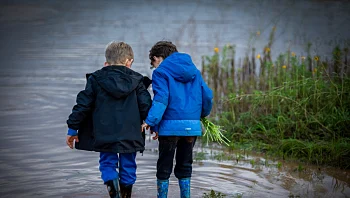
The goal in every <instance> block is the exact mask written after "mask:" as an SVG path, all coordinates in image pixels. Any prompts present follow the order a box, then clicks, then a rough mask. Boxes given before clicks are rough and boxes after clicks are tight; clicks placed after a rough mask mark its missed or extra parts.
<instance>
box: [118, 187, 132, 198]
mask: <svg viewBox="0 0 350 198" xmlns="http://www.w3.org/2000/svg"><path fill="white" fill-rule="evenodd" d="M131 192H132V185H123V184H120V196H121V198H130V197H131Z"/></svg>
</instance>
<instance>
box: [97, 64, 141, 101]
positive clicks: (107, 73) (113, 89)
mask: <svg viewBox="0 0 350 198" xmlns="http://www.w3.org/2000/svg"><path fill="white" fill-rule="evenodd" d="M92 75H93V76H94V77H95V79H96V81H97V83H98V84H99V85H100V86H101V87H102V89H104V90H105V91H106V92H108V93H109V94H110V95H112V96H113V97H115V98H123V97H126V96H127V95H129V94H130V93H131V92H132V91H133V90H135V89H136V87H137V86H138V85H139V84H140V83H141V82H142V79H143V77H142V75H141V74H139V73H137V72H135V71H133V70H131V69H129V68H127V67H125V66H116V65H113V66H107V67H103V68H102V69H100V70H98V71H96V72H94V73H93V74H92Z"/></svg>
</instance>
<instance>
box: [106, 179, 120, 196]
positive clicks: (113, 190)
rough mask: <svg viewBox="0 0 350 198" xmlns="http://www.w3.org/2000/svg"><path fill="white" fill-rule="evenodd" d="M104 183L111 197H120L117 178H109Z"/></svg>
mask: <svg viewBox="0 0 350 198" xmlns="http://www.w3.org/2000/svg"><path fill="white" fill-rule="evenodd" d="M105 184H106V185H107V190H108V193H109V196H110V197H111V198H120V193H119V184H118V179H114V180H109V181H107V182H105Z"/></svg>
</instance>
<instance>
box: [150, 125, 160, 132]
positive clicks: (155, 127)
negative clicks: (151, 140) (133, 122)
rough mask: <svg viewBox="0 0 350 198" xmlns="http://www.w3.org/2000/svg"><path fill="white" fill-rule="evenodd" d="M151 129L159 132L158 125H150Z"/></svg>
mask: <svg viewBox="0 0 350 198" xmlns="http://www.w3.org/2000/svg"><path fill="white" fill-rule="evenodd" d="M151 131H154V132H159V127H158V125H155V126H151Z"/></svg>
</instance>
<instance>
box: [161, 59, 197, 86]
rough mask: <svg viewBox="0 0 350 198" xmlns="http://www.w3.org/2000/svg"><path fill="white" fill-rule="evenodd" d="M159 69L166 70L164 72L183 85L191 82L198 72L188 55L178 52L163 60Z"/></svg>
mask: <svg viewBox="0 0 350 198" xmlns="http://www.w3.org/2000/svg"><path fill="white" fill-rule="evenodd" d="M159 68H166V71H167V72H168V73H169V74H170V75H171V76H172V77H173V78H174V79H175V80H177V81H180V82H183V83H186V82H189V81H191V80H192V79H193V78H194V77H195V76H196V73H197V72H198V69H197V67H196V66H195V65H194V64H193V62H192V59H191V57H190V55H188V54H185V53H179V52H175V53H173V54H171V55H170V56H168V57H167V58H166V59H164V60H163V61H162V63H161V64H160V66H159Z"/></svg>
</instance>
